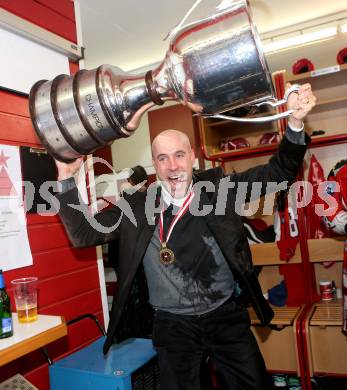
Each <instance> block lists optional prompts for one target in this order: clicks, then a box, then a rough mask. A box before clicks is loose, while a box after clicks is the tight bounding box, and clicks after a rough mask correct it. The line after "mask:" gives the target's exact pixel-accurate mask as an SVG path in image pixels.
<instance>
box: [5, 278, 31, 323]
mask: <svg viewBox="0 0 347 390" xmlns="http://www.w3.org/2000/svg"><path fill="white" fill-rule="evenodd" d="M11 283H12V285H13V287H14V301H15V303H16V311H17V315H18V322H20V323H28V322H34V321H36V320H37V277H34V276H32V277H28V278H20V279H14V280H12V281H11Z"/></svg>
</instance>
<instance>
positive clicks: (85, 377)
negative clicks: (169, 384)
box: [49, 337, 160, 390]
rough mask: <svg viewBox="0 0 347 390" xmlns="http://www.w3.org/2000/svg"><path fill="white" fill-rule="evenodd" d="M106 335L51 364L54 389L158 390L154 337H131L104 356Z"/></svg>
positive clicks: (51, 384) (157, 368)
mask: <svg viewBox="0 0 347 390" xmlns="http://www.w3.org/2000/svg"><path fill="white" fill-rule="evenodd" d="M104 341H105V337H101V338H100V339H98V340H97V341H95V342H94V343H92V344H90V345H88V346H87V347H85V348H83V349H81V350H79V351H77V352H75V353H73V354H71V355H69V356H68V357H66V358H64V359H61V360H59V361H57V362H55V363H54V364H53V365H52V366H50V367H49V377H50V388H51V390H70V389H71V390H72V389H73V390H79V389H81V390H82V389H83V390H92V389H93V390H94V389H97V390H108V389H110V390H111V389H112V390H157V389H158V390H159V389H160V381H159V367H158V364H157V359H156V352H155V350H154V348H153V345H152V340H148V339H128V340H125V341H123V342H122V343H120V344H114V345H113V346H112V347H111V348H110V350H109V352H108V354H107V355H106V356H105V355H104V354H103V352H102V346H103V344H104Z"/></svg>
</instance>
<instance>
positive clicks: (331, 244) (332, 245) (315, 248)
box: [307, 236, 344, 263]
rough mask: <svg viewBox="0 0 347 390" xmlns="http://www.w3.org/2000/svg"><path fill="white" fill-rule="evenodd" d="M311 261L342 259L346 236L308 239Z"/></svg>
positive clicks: (321, 261)
mask: <svg viewBox="0 0 347 390" xmlns="http://www.w3.org/2000/svg"><path fill="white" fill-rule="evenodd" d="M307 244H308V251H309V255H310V262H312V263H323V262H325V261H342V260H343V244H344V237H343V236H341V237H334V238H321V239H309V240H307Z"/></svg>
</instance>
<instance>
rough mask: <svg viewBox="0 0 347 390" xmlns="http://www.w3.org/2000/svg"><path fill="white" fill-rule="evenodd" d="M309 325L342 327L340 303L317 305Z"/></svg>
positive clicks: (332, 302)
mask: <svg viewBox="0 0 347 390" xmlns="http://www.w3.org/2000/svg"><path fill="white" fill-rule="evenodd" d="M310 325H318V326H342V301H341V300H339V301H331V302H323V303H317V304H316V305H315V307H314V310H313V313H312V316H311V319H310Z"/></svg>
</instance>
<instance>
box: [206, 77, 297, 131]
mask: <svg viewBox="0 0 347 390" xmlns="http://www.w3.org/2000/svg"><path fill="white" fill-rule="evenodd" d="M299 88H300V85H299V84H293V85H292V86H291V87H290V88H288V89H287V91H286V92H285V94H284V97H283V99H281V100H277V101H274V102H272V101H270V100H268V101H266V102H261V103H257V104H255V106H256V107H260V106H264V105H269V106H271V107H278V106H280V105H282V104H285V103H287V101H288V97H289V95H290V94H291V93H293V92H295V93H297V92H298V91H299ZM293 112H294V110H287V111H284V112H281V113H279V114H275V115H269V116H263V117H258V118H239V117H236V116H229V115H223V114H212V115H203V116H204V117H205V118H216V119H223V120H230V121H235V122H248V123H249V122H253V123H254V122H256V123H263V122H272V121H277V120H278V119H282V118H287V117H288V116H289V115H290V114H292V113H293Z"/></svg>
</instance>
